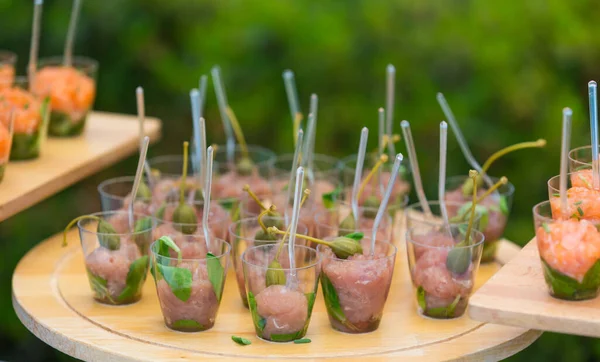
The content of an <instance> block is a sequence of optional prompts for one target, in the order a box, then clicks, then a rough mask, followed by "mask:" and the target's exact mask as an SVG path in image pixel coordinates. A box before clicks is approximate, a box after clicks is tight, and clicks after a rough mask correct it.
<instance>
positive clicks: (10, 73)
mask: <svg viewBox="0 0 600 362" xmlns="http://www.w3.org/2000/svg"><path fill="white" fill-rule="evenodd" d="M16 63H17V54H16V53H13V52H11V51H8V50H0V90H1V89H2V88H5V87H9V86H10V85H11V84H12V83H13V82H14V80H15V64H16Z"/></svg>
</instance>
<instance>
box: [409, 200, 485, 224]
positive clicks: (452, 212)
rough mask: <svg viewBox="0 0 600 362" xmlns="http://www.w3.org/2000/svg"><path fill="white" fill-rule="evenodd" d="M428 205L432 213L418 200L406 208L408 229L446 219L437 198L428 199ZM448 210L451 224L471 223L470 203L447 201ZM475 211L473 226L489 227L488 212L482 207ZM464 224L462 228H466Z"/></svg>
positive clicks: (441, 222)
mask: <svg viewBox="0 0 600 362" xmlns="http://www.w3.org/2000/svg"><path fill="white" fill-rule="evenodd" d="M427 205H428V206H429V211H431V214H430V215H428V214H426V213H425V210H423V207H421V204H420V203H418V202H417V203H414V204H412V205H409V206H408V207H407V208H406V212H405V213H404V214H405V218H406V229H407V230H408V229H412V228H415V227H418V226H420V225H423V224H425V225H428V224H433V225H442V224H443V222H444V219H443V217H442V209H441V206H440V202H439V201H437V200H435V201H427ZM446 210H447V213H448V222H449V223H450V224H456V225H464V226H466V225H467V224H468V223H469V217H470V216H471V212H470V210H471V207H470V204H466V203H460V202H452V201H447V202H446ZM486 210H487V209H486ZM475 212H476V213H475V219H474V224H473V226H474V227H475V229H477V230H479V231H481V227H482V226H483V227H484V228H485V227H487V219H488V214H487V213H486V212H485V211H483V210H481V209H480V211H479V212H478V210H477V209H475ZM482 219H483V220H482ZM464 226H463V227H462V228H464ZM465 230H466V229H465Z"/></svg>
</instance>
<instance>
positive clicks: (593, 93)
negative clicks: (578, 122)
mask: <svg viewBox="0 0 600 362" xmlns="http://www.w3.org/2000/svg"><path fill="white" fill-rule="evenodd" d="M588 95H589V99H590V129H591V134H592V186H593V187H594V189H595V190H598V189H599V188H600V182H599V181H600V175H599V174H598V171H599V170H598V103H597V102H598V94H597V86H596V82H595V81H593V80H592V81H590V82H589V83H588Z"/></svg>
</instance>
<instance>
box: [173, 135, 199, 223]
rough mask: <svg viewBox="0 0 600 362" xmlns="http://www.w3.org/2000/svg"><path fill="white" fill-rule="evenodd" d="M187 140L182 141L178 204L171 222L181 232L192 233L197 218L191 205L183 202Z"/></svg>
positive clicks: (186, 165)
mask: <svg viewBox="0 0 600 362" xmlns="http://www.w3.org/2000/svg"><path fill="white" fill-rule="evenodd" d="M188 147H189V143H188V142H183V172H182V175H181V182H180V184H179V205H177V207H176V208H175V211H174V212H173V223H174V224H175V229H176V230H178V231H180V232H182V233H183V234H193V233H195V232H196V230H197V229H198V219H197V218H196V210H194V207H192V206H191V205H188V204H186V203H185V189H186V187H185V186H186V177H187V171H188V170H187V167H188Z"/></svg>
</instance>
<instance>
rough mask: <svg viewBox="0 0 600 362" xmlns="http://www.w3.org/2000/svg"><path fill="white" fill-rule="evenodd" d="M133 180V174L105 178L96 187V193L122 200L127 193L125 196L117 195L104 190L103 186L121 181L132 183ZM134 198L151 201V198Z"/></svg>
mask: <svg viewBox="0 0 600 362" xmlns="http://www.w3.org/2000/svg"><path fill="white" fill-rule="evenodd" d="M143 178H144V179H145V178H146V177H145V176H144V177H143ZM134 181H135V176H119V177H113V178H109V179H106V180H104V181H102V182H100V184H99V185H98V187H97V189H98V193H99V194H100V196H102V197H106V198H110V199H113V200H121V201H123V200H125V199H126V198H127V197H129V195H127V196H117V195H115V194H112V193H110V192H108V191H106V190H104V188H105V187H107V186H110V185H114V184H117V183H121V182H122V183H126V182H131V184H132V185H133V182H134ZM136 199H138V200H141V201H151V200H152V198H147V197H137V198H136Z"/></svg>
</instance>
